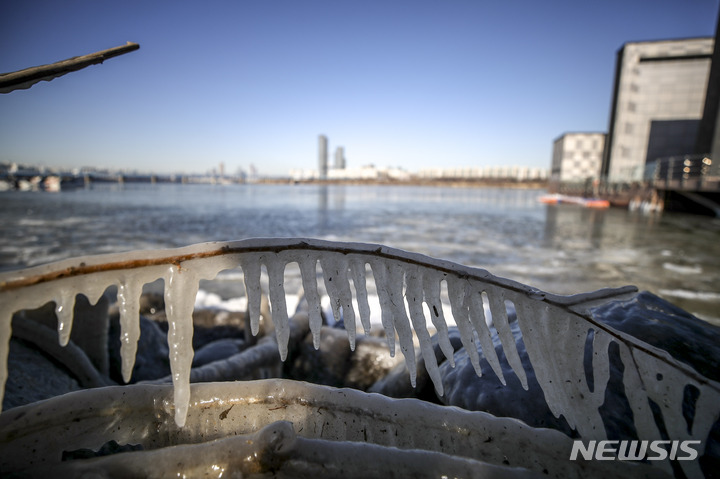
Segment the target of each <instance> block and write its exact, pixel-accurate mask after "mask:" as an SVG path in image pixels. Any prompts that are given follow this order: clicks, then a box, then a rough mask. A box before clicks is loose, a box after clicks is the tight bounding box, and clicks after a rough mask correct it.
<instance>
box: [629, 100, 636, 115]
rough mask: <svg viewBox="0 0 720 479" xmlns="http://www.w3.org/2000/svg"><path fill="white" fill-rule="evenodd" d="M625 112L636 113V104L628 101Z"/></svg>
mask: <svg viewBox="0 0 720 479" xmlns="http://www.w3.org/2000/svg"><path fill="white" fill-rule="evenodd" d="M627 111H631V112H634V111H637V103H635V102H634V101H629V102H628V105H627Z"/></svg>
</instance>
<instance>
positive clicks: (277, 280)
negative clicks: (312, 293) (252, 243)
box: [262, 254, 290, 361]
mask: <svg viewBox="0 0 720 479" xmlns="http://www.w3.org/2000/svg"><path fill="white" fill-rule="evenodd" d="M262 260H263V262H264V263H265V267H266V268H267V272H268V283H269V291H268V294H269V296H270V309H271V311H272V319H273V326H275V337H276V338H277V343H278V351H279V352H280V359H281V360H282V361H285V359H286V358H287V354H288V341H289V339H290V325H289V324H288V312H287V303H286V302H285V262H284V261H282V259H281V258H280V257H279V256H278V255H274V254H266V255H263V256H262Z"/></svg>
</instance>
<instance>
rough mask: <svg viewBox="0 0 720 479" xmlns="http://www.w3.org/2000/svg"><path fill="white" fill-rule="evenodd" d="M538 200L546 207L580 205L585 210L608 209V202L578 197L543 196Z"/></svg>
mask: <svg viewBox="0 0 720 479" xmlns="http://www.w3.org/2000/svg"><path fill="white" fill-rule="evenodd" d="M538 200H539V201H540V202H541V203H545V204H547V205H560V204H568V205H580V206H584V207H586V208H609V207H610V202H609V201H607V200H603V199H600V198H581V197H579V196H567V195H560V194H552V195H543V196H541V197H540V198H538Z"/></svg>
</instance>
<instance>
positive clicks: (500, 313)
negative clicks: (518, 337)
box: [484, 287, 528, 391]
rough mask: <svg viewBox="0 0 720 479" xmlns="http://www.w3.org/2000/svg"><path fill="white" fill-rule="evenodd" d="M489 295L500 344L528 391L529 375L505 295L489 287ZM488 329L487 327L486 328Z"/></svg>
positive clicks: (499, 290)
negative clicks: (510, 322) (521, 354)
mask: <svg viewBox="0 0 720 479" xmlns="http://www.w3.org/2000/svg"><path fill="white" fill-rule="evenodd" d="M486 292H487V295H488V302H489V303H490V312H491V313H492V318H493V326H494V327H495V330H496V331H497V333H498V337H499V338H500V343H501V344H502V347H503V352H504V353H505V359H507V362H508V364H510V367H511V368H512V369H513V371H514V372H515V375H516V376H517V377H518V379H520V384H522V387H523V389H525V390H526V391H527V390H528V382H527V375H526V374H525V368H523V365H522V361H521V360H520V355H519V354H518V350H517V345H516V344H515V338H514V337H513V334H512V331H510V325H509V324H508V316H507V309H506V308H505V295H504V294H503V291H502V290H501V289H500V288H492V287H488V288H487V289H486ZM484 327H485V328H486V329H487V325H485V326H484Z"/></svg>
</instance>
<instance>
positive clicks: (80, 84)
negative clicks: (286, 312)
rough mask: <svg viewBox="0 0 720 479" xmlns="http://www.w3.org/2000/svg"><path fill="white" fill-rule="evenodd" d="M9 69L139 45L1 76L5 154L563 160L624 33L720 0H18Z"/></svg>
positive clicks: (200, 164)
mask: <svg viewBox="0 0 720 479" xmlns="http://www.w3.org/2000/svg"><path fill="white" fill-rule="evenodd" d="M0 6H1V7H2V14H1V15H0V72H11V71H15V70H20V69H22V68H26V67H30V66H35V65H41V64H45V63H51V62H54V61H58V60H63V59H66V58H69V57H72V56H77V55H83V54H87V53H92V52H95V51H99V50H103V49H106V48H110V47H114V46H118V45H122V44H124V43H125V42H126V41H132V42H136V43H139V44H140V50H138V51H136V52H132V53H129V54H127V55H123V56H121V57H117V58H113V59H111V60H108V61H106V62H105V63H104V64H103V65H96V66H91V67H88V68H86V69H84V70H81V71H78V72H75V73H70V74H68V75H66V76H64V77H61V78H58V79H55V80H53V81H52V82H41V83H38V84H36V85H35V86H33V87H32V88H30V89H29V90H21V91H15V92H12V93H9V94H5V95H0V161H15V162H19V163H28V164H46V165H52V166H68V167H75V166H85V165H87V166H98V167H102V166H116V167H125V168H137V169H141V170H146V171H148V170H151V171H158V172H169V171H184V172H205V171H207V170H209V169H211V168H213V167H216V166H217V165H218V164H219V163H220V162H224V163H225V165H226V166H225V167H226V171H230V172H233V171H235V170H236V169H237V168H238V167H242V168H244V169H247V168H248V166H249V165H250V164H254V165H255V166H256V167H257V169H258V171H259V172H260V173H264V174H287V172H288V170H289V169H290V168H316V165H317V136H318V134H321V133H322V134H325V135H327V136H328V138H329V143H330V145H329V146H330V153H331V155H332V152H333V151H334V150H335V148H336V147H337V146H339V145H341V146H344V147H345V152H346V158H347V161H348V166H349V167H354V166H361V165H364V164H369V163H373V164H375V165H378V166H402V167H404V168H406V169H408V170H410V171H416V170H418V169H420V168H424V167H433V166H441V167H468V166H495V165H523V166H532V167H549V165H550V157H551V150H552V141H553V139H555V138H556V137H558V136H559V135H561V134H562V133H564V132H566V131H605V130H606V129H607V123H608V115H609V111H610V96H611V90H612V81H613V72H614V68H615V54H616V52H617V50H618V49H619V48H620V47H621V46H622V44H623V43H625V42H628V41H637V40H658V39H667V38H686V37H700V36H712V35H713V34H714V30H715V24H716V21H717V15H718V0H653V1H647V0H643V1H639V0H622V1H618V0H604V1H577V0H574V1H552V0H544V1H538V0H529V1H512V0H508V1H500V0H492V1H489V0H474V1H454V0H448V1H433V2H430V1H389V0H388V1H368V0H362V1H360V0H353V1H345V0H336V1H300V0H293V1H275V0H268V1H227V2H220V1H204V2H199V1H198V2H159V1H137V2H135V1H126V2H110V1H107V0H93V1H67V2H58V1H46V2H37V1H8V0H0Z"/></svg>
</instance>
